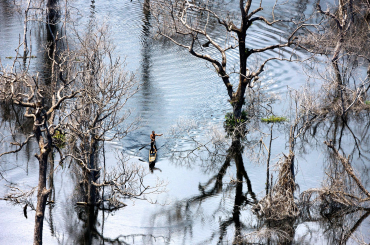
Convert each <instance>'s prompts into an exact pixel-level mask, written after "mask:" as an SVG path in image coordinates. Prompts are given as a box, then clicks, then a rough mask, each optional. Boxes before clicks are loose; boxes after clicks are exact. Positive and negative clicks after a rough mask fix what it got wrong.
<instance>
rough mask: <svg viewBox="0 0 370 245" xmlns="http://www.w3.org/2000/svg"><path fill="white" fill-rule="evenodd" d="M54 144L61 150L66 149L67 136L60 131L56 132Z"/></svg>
mask: <svg viewBox="0 0 370 245" xmlns="http://www.w3.org/2000/svg"><path fill="white" fill-rule="evenodd" d="M53 141H54V142H53V143H54V145H56V146H57V147H59V148H64V147H65V146H66V134H65V133H63V132H61V131H60V130H56V131H55V133H54V135H53Z"/></svg>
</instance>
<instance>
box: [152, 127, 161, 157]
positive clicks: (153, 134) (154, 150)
mask: <svg viewBox="0 0 370 245" xmlns="http://www.w3.org/2000/svg"><path fill="white" fill-rule="evenodd" d="M162 135H163V134H156V133H155V132H154V131H152V134H151V135H150V152H157V146H156V145H155V136H162Z"/></svg>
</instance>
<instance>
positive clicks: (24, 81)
mask: <svg viewBox="0 0 370 245" xmlns="http://www.w3.org/2000/svg"><path fill="white" fill-rule="evenodd" d="M13 68H14V67H13ZM60 75H61V77H62V76H63V74H60ZM0 82H1V91H2V99H4V100H8V101H10V102H11V103H13V104H15V105H17V106H20V107H24V108H25V114H24V115H25V117H28V118H31V119H32V122H33V129H32V134H29V135H28V136H27V138H26V140H25V141H23V142H11V145H13V146H14V150H12V151H8V152H4V153H1V154H0V157H1V156H3V155H5V154H11V153H16V152H19V151H21V150H22V148H23V147H24V146H25V145H26V144H28V143H29V142H30V141H31V140H33V139H35V140H36V142H37V144H38V147H39V152H38V153H37V154H35V157H36V158H37V160H38V162H39V183H38V192H37V207H36V216H35V232H34V244H42V228H43V220H44V212H45V206H46V201H47V197H48V195H49V193H50V189H47V186H46V179H47V164H48V158H49V153H50V152H51V151H52V148H53V147H54V144H53V136H54V134H55V132H56V129H57V128H58V127H59V125H58V124H55V121H54V115H55V113H56V112H57V111H58V109H59V108H60V106H62V104H63V103H65V102H66V101H67V100H69V99H71V98H73V97H75V96H76V95H77V94H78V92H77V91H72V90H71V89H70V82H69V81H66V80H64V81H63V80H62V82H61V83H60V86H59V88H58V90H57V91H55V97H54V98H53V100H52V102H51V105H47V104H46V103H45V100H44V95H43V91H44V89H43V84H42V81H40V80H39V78H38V75H37V74H36V75H31V74H29V73H27V72H22V73H14V72H13V70H10V71H2V73H1V75H0Z"/></svg>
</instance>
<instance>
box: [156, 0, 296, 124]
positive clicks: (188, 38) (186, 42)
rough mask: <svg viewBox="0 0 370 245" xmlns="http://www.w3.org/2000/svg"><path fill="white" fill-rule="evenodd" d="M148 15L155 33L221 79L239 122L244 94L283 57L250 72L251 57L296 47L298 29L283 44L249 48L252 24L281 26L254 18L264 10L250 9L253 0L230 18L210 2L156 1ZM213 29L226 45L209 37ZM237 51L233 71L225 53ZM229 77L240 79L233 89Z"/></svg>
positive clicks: (258, 17) (244, 3)
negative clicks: (154, 24) (207, 65)
mask: <svg viewBox="0 0 370 245" xmlns="http://www.w3.org/2000/svg"><path fill="white" fill-rule="evenodd" d="M150 4H151V5H150V6H151V12H152V14H153V16H154V18H155V19H156V21H157V33H158V34H159V35H161V36H163V37H164V38H166V39H168V40H170V41H172V42H173V43H174V44H176V45H178V46H180V47H182V48H185V49H187V50H188V51H189V53H190V54H191V55H193V56H195V57H197V58H200V59H203V60H205V61H207V62H209V63H210V64H212V66H213V67H214V68H215V70H216V72H217V74H218V75H219V77H220V78H221V79H222V81H223V83H224V85H225V87H226V89H227V94H228V96H229V99H230V100H229V101H230V103H231V105H232V107H233V116H234V118H235V119H240V118H241V115H242V107H243V104H244V103H245V92H246V89H247V88H248V87H253V86H254V84H255V83H257V82H259V75H260V74H261V73H262V72H263V70H264V69H265V66H266V64H267V62H269V61H271V60H274V59H282V57H271V58H268V59H266V60H264V61H263V62H262V64H260V65H259V66H258V67H257V68H256V69H252V68H251V66H250V64H248V60H250V59H251V57H252V55H253V54H259V53H262V52H266V51H269V50H274V49H281V48H284V47H289V46H292V45H293V44H294V43H295V36H296V33H297V31H298V29H299V28H300V27H301V26H302V25H297V28H296V29H295V30H293V31H292V32H291V33H290V34H287V35H286V39H285V41H283V42H281V43H277V44H274V45H271V46H267V47H263V48H248V47H247V42H248V37H247V32H248V30H249V28H250V27H251V25H252V24H253V23H255V22H262V23H264V24H265V25H274V24H276V23H278V22H282V20H280V19H278V20H277V19H274V18H273V19H272V20H271V21H269V20H268V19H266V18H265V17H262V16H258V15H257V14H258V13H259V12H260V11H261V10H263V7H262V5H261V4H260V6H259V7H258V8H256V9H252V7H251V6H252V0H248V1H243V0H240V1H239V10H238V11H239V14H238V15H237V16H232V14H231V13H226V11H225V12H224V13H218V12H216V10H214V8H213V6H214V5H215V3H213V1H209V2H208V1H204V2H203V1H200V2H197V1H187V0H171V1H162V0H155V1H151V2H150ZM235 20H238V21H239V22H240V24H239V26H238V25H237V24H234V22H235ZM212 28H220V29H223V30H224V40H225V45H224V44H221V43H220V41H218V40H217V39H218V38H219V35H217V36H216V35H214V33H212ZM209 49H213V50H214V52H212V53H214V54H215V55H210V53H211V52H208V50H209ZM232 50H238V55H239V60H238V62H239V64H237V65H238V66H239V68H238V69H237V71H233V70H232V69H230V67H231V66H232V65H233V64H229V63H230V62H228V59H227V53H228V52H230V51H232ZM231 73H236V74H238V76H239V82H238V85H237V86H236V87H234V86H233V84H232V83H231V81H230V75H231Z"/></svg>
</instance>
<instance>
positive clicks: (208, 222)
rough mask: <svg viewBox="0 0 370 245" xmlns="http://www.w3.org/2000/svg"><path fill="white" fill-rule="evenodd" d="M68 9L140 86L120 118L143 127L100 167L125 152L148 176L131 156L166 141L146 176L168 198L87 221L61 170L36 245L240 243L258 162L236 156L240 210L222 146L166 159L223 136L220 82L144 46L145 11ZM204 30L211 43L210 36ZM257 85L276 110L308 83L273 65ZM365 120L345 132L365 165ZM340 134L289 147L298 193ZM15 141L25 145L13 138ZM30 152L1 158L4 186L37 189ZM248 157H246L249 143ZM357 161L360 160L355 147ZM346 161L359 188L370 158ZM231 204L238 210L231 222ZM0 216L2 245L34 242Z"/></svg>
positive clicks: (300, 231) (302, 225)
mask: <svg viewBox="0 0 370 245" xmlns="http://www.w3.org/2000/svg"><path fill="white" fill-rule="evenodd" d="M274 3H275V1H266V2H264V5H265V6H266V7H265V10H264V12H263V14H265V15H267V14H269V11H270V10H271V8H272V6H273V5H274ZM70 4H71V5H72V6H74V7H75V9H76V10H75V12H73V13H74V14H76V16H77V17H78V18H77V17H76V19H77V20H78V22H76V23H78V25H77V27H76V28H77V29H78V28H83V26H84V25H85V24H86V23H87V22H96V23H102V22H106V23H108V25H109V26H110V28H111V31H110V34H111V38H112V40H113V42H114V44H115V45H116V51H117V55H119V56H122V57H126V63H127V67H126V68H127V70H129V71H132V72H135V73H136V74H137V79H139V80H140V82H141V83H142V87H141V89H140V91H139V92H138V93H137V94H136V95H135V96H134V97H133V98H132V99H131V100H130V101H129V103H128V108H131V109H133V117H137V116H140V117H141V119H142V120H141V127H140V128H139V129H138V130H136V131H134V132H132V133H130V134H129V135H128V136H127V137H125V138H124V139H123V140H121V141H118V142H113V143H109V144H107V145H106V151H107V158H106V162H107V165H108V166H114V164H115V162H116V159H115V152H116V151H119V152H121V151H122V152H124V153H125V154H127V155H130V156H131V157H132V159H131V161H133V162H136V163H138V164H141V165H143V166H145V167H148V164H147V163H146V162H143V161H139V159H142V160H144V161H147V153H148V152H147V151H148V148H144V149H142V150H140V151H139V149H140V148H141V147H142V146H143V145H144V144H147V143H148V142H149V134H150V132H151V131H152V130H155V131H156V133H163V134H164V136H163V137H159V138H158V139H157V146H159V147H161V148H160V150H159V155H158V160H157V162H156V165H155V167H156V168H157V169H154V172H153V173H152V174H150V175H148V176H147V178H146V181H147V183H154V182H155V180H156V178H157V177H158V178H160V179H163V180H166V181H167V182H168V186H167V189H168V191H167V192H165V193H162V194H159V195H156V196H152V198H155V199H157V200H158V202H159V203H162V204H164V205H158V204H156V205H155V204H150V203H148V202H146V201H141V200H136V201H134V202H133V201H130V200H127V204H128V206H127V207H125V208H123V209H122V210H119V211H115V212H113V213H109V214H108V213H103V212H101V211H100V212H97V211H94V210H90V212H87V211H86V210H82V209H81V208H80V207H78V206H76V205H75V202H77V201H79V200H78V197H76V196H73V195H72V193H73V190H74V188H75V185H76V184H75V183H74V177H73V175H72V174H71V173H70V169H68V168H67V167H66V166H65V167H64V168H59V169H58V171H57V172H56V174H55V176H54V188H55V191H54V193H53V195H55V197H53V198H54V200H55V204H54V205H49V206H48V207H47V211H46V213H47V216H46V218H45V220H46V222H44V234H43V237H44V238H43V239H44V244H58V243H61V244H88V243H92V244H105V243H106V244H121V243H119V241H121V242H122V244H125V243H127V244H217V243H218V242H219V243H222V244H232V241H233V240H234V233H235V230H236V227H241V228H242V230H243V232H244V233H248V232H253V231H254V230H256V228H257V227H258V226H259V221H258V220H257V219H256V217H255V215H254V214H253V213H252V211H251V209H250V205H248V203H249V202H251V201H252V199H253V195H255V196H256V197H257V199H258V198H259V197H262V196H263V195H264V192H265V182H266V181H265V178H266V173H265V171H266V166H265V165H264V164H263V165H262V164H256V163H255V162H254V161H252V159H251V158H250V157H249V156H248V154H247V151H246V152H245V154H244V155H243V159H242V160H243V162H242V166H243V167H242V168H243V169H245V172H246V173H247V176H248V179H249V181H250V184H251V187H250V186H248V184H247V183H244V184H243V185H242V186H243V187H242V192H243V193H244V194H245V196H246V197H247V199H248V200H246V201H243V202H241V201H240V200H239V199H240V193H239V194H238V191H237V188H236V186H237V185H236V184H235V183H234V182H233V179H235V178H237V176H236V175H237V173H238V172H239V170H240V168H241V166H240V165H238V164H236V162H237V160H236V159H232V160H231V162H230V163H228V162H227V161H226V160H225V157H226V155H227V150H228V146H225V147H224V148H223V149H221V150H220V153H219V158H215V159H213V158H212V157H211V156H210V155H208V154H207V152H203V153H202V152H199V153H198V154H199V155H200V157H195V156H193V157H192V158H188V159H184V160H181V159H180V158H179V157H178V156H177V155H176V154H175V155H173V154H174V153H173V152H174V151H180V150H188V149H191V147H192V146H193V144H191V143H189V142H188V141H186V139H189V138H187V136H189V134H190V135H191V136H193V137H195V138H196V139H199V140H203V141H205V140H206V139H207V137H208V135H209V134H210V133H209V132H211V131H215V130H218V131H220V132H223V126H222V125H223V121H224V116H225V113H226V112H228V111H230V110H231V107H230V105H229V103H228V102H227V99H228V98H227V94H226V90H225V88H224V85H223V84H222V82H221V80H220V78H218V77H217V75H215V73H214V71H213V70H212V69H210V68H209V66H207V65H206V63H205V62H204V61H202V60H200V59H196V58H194V57H192V56H191V55H190V54H188V52H187V51H186V50H182V49H179V48H178V47H176V46H174V45H171V44H169V43H164V42H161V41H158V40H153V39H151V37H150V30H151V29H150V28H151V16H150V13H147V12H145V10H144V8H143V3H142V2H138V1H132V2H131V1H128V0H124V1H99V2H86V1H74V2H72V3H70ZM254 4H255V6H254V7H257V6H258V4H259V3H254ZM313 4H314V3H313V2H308V1H307V2H306V1H305V2H302V1H300V2H297V3H294V4H288V5H284V6H282V7H280V8H279V9H278V10H277V14H278V15H282V16H285V15H288V16H290V15H293V16H298V15H300V14H301V13H302V12H305V11H306V12H310V11H312V9H313ZM234 5H237V3H236V2H235V1H231V2H230V3H229V5H227V6H229V7H230V9H232V7H233V6H234ZM11 6H12V5H11V3H9V2H8V1H2V2H1V3H0V16H1V17H0V18H1V19H0V43H1V45H0V57H1V60H2V63H3V65H6V64H7V62H10V59H6V58H5V57H8V56H15V54H14V51H13V50H14V49H15V48H16V46H17V43H18V40H19V39H18V35H19V34H20V33H22V32H23V27H22V18H21V17H20V16H19V14H17V13H15V10H14V9H12V7H11ZM77 10H78V11H77ZM44 28H45V27H43V26H42V25H37V24H35V25H34V26H33V28H32V30H34V31H33V32H32V43H33V53H34V54H36V56H37V58H36V59H35V60H34V61H32V62H31V70H34V71H37V70H43V69H42V68H41V67H42V63H43V56H42V54H41V53H40V52H42V50H43V45H45V43H44V41H43V40H46V31H45V29H44ZM213 32H214V34H215V35H217V30H214V31H213ZM283 34H284V32H283V31H281V30H280V29H278V28H273V27H266V26H264V25H260V24H256V25H255V26H254V27H253V31H252V32H251V33H250V35H249V39H248V45H250V46H251V47H262V46H266V45H271V44H273V43H276V42H279V40H281V39H282V38H283ZM270 54H271V53H270ZM266 55H268V53H267V54H262V55H261V58H266V57H267V56H266ZM297 55H298V56H301V57H304V56H305V54H304V53H302V52H297ZM229 56H230V60H233V59H237V56H236V55H235V53H230V54H229ZM262 80H263V83H264V84H268V89H267V90H266V91H267V93H276V94H279V95H280V96H281V97H282V98H283V101H285V99H284V98H285V97H286V94H287V86H289V87H292V88H299V87H300V86H301V85H303V84H304V83H305V81H306V76H305V75H304V74H303V72H302V70H301V67H300V65H299V64H296V63H288V62H277V61H276V62H271V64H270V65H269V66H268V68H267V69H266V71H265V73H264V75H263V78H262ZM235 81H236V79H235ZM287 106H288V103H287V102H279V103H277V104H276V105H274V107H275V108H276V110H278V111H279V112H280V113H281V114H283V113H285V110H286V108H287ZM368 120H369V119H368V117H367V116H366V115H365V116H364V117H363V118H362V119H358V120H357V121H356V120H352V121H351V122H350V123H349V127H350V128H353V127H356V130H354V129H353V130H354V131H355V135H358V137H359V138H360V140H359V142H360V145H361V147H362V149H363V155H365V156H366V155H368V153H369V152H368V147H367V146H366V142H367V136H366V135H367V134H368V132H367V131H368V127H367V126H366V125H364V124H365V123H364V122H366V121H368ZM9 121H10V122H7V121H6V120H4V123H3V128H2V130H3V132H8V130H9V129H10V128H13V127H14V124H15V123H14V121H12V120H9ZM179 124H180V125H181V124H182V125H186V126H187V127H190V131H183V132H180V133H178V134H176V135H173V134H171V130H174V129H177V130H178V129H179V128H178V127H177V128H176V125H179ZM357 125H360V126H359V127H358V126H357ZM263 127H264V128H262V130H267V131H268V130H269V126H263ZM333 128H336V129H335V130H334V129H333ZM338 128H339V129H338ZM340 128H341V127H340V126H339V127H334V126H333V123H327V124H324V125H321V126H320V127H318V129H317V131H318V132H317V133H316V134H315V135H313V136H311V137H310V136H307V141H302V142H301V145H300V146H299V147H298V148H299V154H297V160H298V165H297V170H298V172H297V176H296V182H297V183H298V184H299V187H300V190H301V191H304V190H306V189H308V188H313V187H318V186H320V184H321V182H322V180H323V178H324V176H325V169H326V167H327V164H326V162H327V161H328V158H329V156H328V151H327V149H326V148H324V146H323V145H322V141H323V140H324V139H325V137H326V135H330V134H333V135H334V136H333V137H334V138H336V137H337V135H336V132H339V131H340ZM342 128H343V132H344V133H343V139H342V141H343V144H342V147H343V148H344V149H348V151H346V152H348V153H352V150H353V149H354V147H353V145H354V142H353V137H352V134H351V133H350V131H349V130H348V129H347V128H346V127H345V126H343V125H342ZM175 136H176V138H174V137H175ZM181 136H182V137H181ZM19 137H20V138H22V137H24V136H23V135H22V133H19ZM274 137H277V139H275V140H274V141H273V145H272V156H273V159H272V162H277V160H278V159H277V157H276V156H277V155H278V154H280V153H282V152H287V145H286V142H287V137H288V136H287V131H286V130H285V127H284V126H276V127H275V128H274ZM361 137H362V138H361ZM32 148H35V147H34V146H30V149H29V150H28V151H25V152H23V153H19V154H17V156H14V155H9V156H6V157H5V158H2V159H1V160H2V162H1V170H4V177H5V178H6V179H7V180H8V181H9V182H14V183H23V185H25V186H29V187H32V186H36V184H37V173H38V165H37V164H36V162H35V160H34V157H33V155H32V153H33V151H32ZM245 148H248V145H246V146H245ZM354 153H355V155H356V154H357V155H358V151H357V150H356V149H355V150H354ZM352 154H353V153H352ZM357 155H356V156H357ZM354 159H355V160H356V161H358V162H359V163H360V164H362V168H361V169H363V170H364V171H363V173H364V174H363V175H364V176H363V177H364V179H367V178H366V173H367V172H366V169H367V165H368V160H363V159H364V158H363V157H362V156H359V157H358V158H356V157H354ZM225 169H226V171H224V170H225ZM5 170H6V171H5ZM148 171H149V168H148ZM220 174H221V176H222V177H221V182H222V183H223V186H222V187H221V189H217V185H219V182H217V181H216V179H217V178H216V177H215V176H220ZM7 190H8V187H6V186H4V185H2V186H1V187H0V192H1V194H3V193H5V192H6V191H7ZM252 193H253V194H252ZM34 201H35V200H34ZM237 202H241V203H242V204H240V210H239V211H237V212H236V211H235V205H236V203H237ZM0 212H1V213H2V218H1V220H0V228H1V233H0V243H1V244H29V243H32V239H33V226H34V212H33V211H29V212H28V218H27V219H26V218H25V217H24V215H23V213H22V207H21V206H13V205H11V204H9V203H6V202H4V201H1V202H0ZM236 220H237V221H236ZM369 221H370V220H369V219H368V218H367V220H366V221H365V222H363V223H362V224H361V227H360V229H362V230H365V231H366V230H369V227H370V226H369ZM240 223H241V224H242V225H240ZM295 228H296V231H295V235H294V237H295V242H296V243H304V242H306V243H309V244H327V243H330V242H333V241H332V240H331V236H330V232H327V230H326V227H325V224H324V225H322V224H320V223H319V222H314V220H308V221H304V220H303V221H301V222H298V223H297V224H296V227H295ZM329 230H330V228H329ZM366 233H367V232H363V234H366ZM307 234H309V235H307ZM366 239H369V237H366V238H365V240H366ZM367 241H368V240H367Z"/></svg>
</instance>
